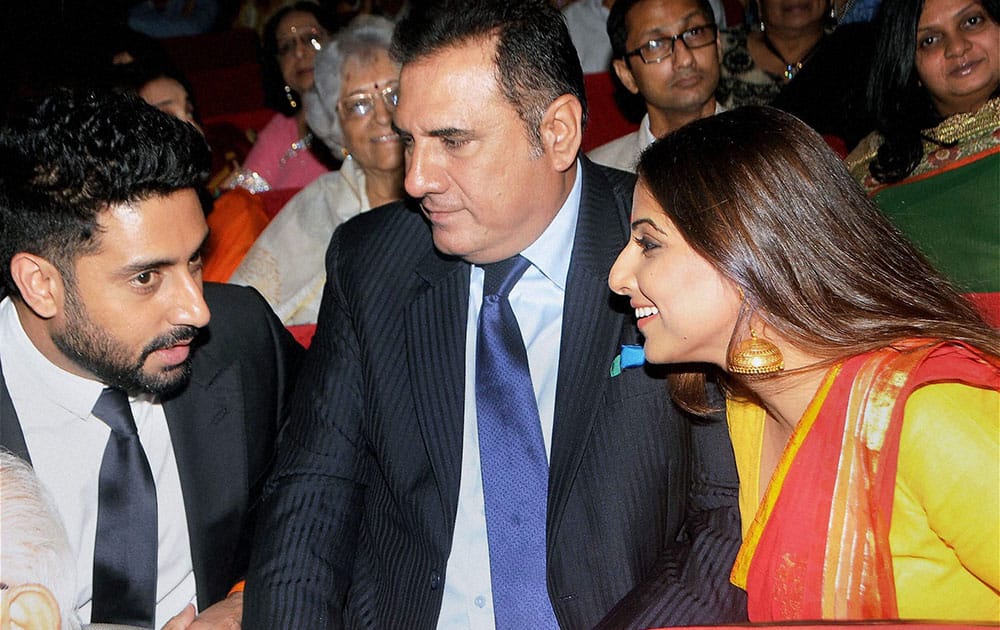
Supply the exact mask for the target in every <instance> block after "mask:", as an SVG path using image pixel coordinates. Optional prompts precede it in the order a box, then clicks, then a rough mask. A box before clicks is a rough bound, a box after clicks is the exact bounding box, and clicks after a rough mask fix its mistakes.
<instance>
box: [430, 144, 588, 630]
mask: <svg viewBox="0 0 1000 630" xmlns="http://www.w3.org/2000/svg"><path fill="white" fill-rule="evenodd" d="M582 181H583V169H582V166H581V165H580V163H579V162H577V177H576V181H575V182H574V183H573V188H572V190H571V191H570V194H569V196H568V197H567V198H566V201H565V203H564V204H563V206H562V208H560V209H559V213H558V214H557V215H556V217H555V218H554V219H553V220H552V223H550V224H549V226H548V227H547V228H546V229H545V231H544V232H543V233H542V235H541V236H539V237H538V239H537V240H535V242H534V243H532V244H531V245H530V246H529V247H528V248H527V249H525V250H524V251H523V252H521V255H522V256H524V257H525V258H527V259H528V260H529V261H530V262H531V266H530V267H528V269H527V271H525V272H524V275H523V276H522V277H521V279H520V280H519V281H518V283H517V284H516V285H514V288H513V290H512V291H511V293H510V298H509V299H510V305H511V308H512V309H513V311H514V316H515V317H516V318H517V323H518V327H519V328H520V329H521V337H522V338H523V339H524V345H525V349H526V350H527V353H528V369H529V371H530V373H531V385H532V387H533V388H534V390H535V399H536V401H537V402H538V415H539V419H540V420H541V424H542V439H543V440H544V442H545V453H546V456H548V454H549V453H550V452H551V446H552V424H553V419H554V416H555V402H556V383H557V381H558V377H559V344H560V339H561V331H562V312H563V298H564V296H565V294H566V276H567V274H568V272H569V262H570V257H571V255H572V250H573V239H574V236H575V234H576V222H577V217H578V216H579V214H580V197H581V191H582V190H583V186H582ZM471 273H472V276H471V282H470V287H469V320H468V324H467V325H466V331H465V424H464V427H465V428H464V433H463V442H462V479H461V485H460V487H459V492H458V513H457V515H456V518H455V535H454V538H453V539H452V545H451V555H450V556H449V558H448V566H447V569H446V573H445V585H444V601H443V603H442V605H441V615H440V617H439V618H438V627H439V628H482V629H484V630H492V629H493V628H494V620H493V593H492V588H491V585H490V551H489V544H488V542H487V537H486V506H485V502H484V499H483V476H482V469H481V468H480V463H479V431H478V425H477V418H476V338H477V334H478V331H479V308H480V306H482V301H483V277H484V272H483V270H482V268H480V267H475V266H474V267H472V270H471Z"/></svg>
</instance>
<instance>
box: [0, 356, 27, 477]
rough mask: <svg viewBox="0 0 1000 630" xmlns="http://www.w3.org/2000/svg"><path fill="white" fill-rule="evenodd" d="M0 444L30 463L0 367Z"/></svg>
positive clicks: (22, 434)
mask: <svg viewBox="0 0 1000 630" xmlns="http://www.w3.org/2000/svg"><path fill="white" fill-rule="evenodd" d="M0 444H2V445H3V447H4V448H6V449H7V450H8V451H10V452H11V453H13V454H15V455H17V456H18V457H20V458H21V459H23V460H24V461H26V462H28V463H29V464H30V463H31V457H30V456H29V455H28V445H27V444H26V443H25V441H24V433H23V432H22V431H21V423H20V421H18V419H17V412H16V411H14V402H13V401H12V400H11V399H10V392H9V391H8V390H7V381H6V380H5V379H4V377H3V366H2V365H0Z"/></svg>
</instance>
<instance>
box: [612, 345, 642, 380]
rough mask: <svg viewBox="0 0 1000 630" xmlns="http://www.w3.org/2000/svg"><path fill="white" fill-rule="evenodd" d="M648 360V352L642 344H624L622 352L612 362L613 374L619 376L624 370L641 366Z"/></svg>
mask: <svg viewBox="0 0 1000 630" xmlns="http://www.w3.org/2000/svg"><path fill="white" fill-rule="evenodd" d="M645 362H646V354H645V353H644V352H643V351H642V346H628V345H626V346H622V351H621V354H619V355H618V356H617V357H615V360H614V361H612V362H611V376H618V375H619V374H621V373H622V370H627V369H628V368H634V367H639V366H640V365H642V364H643V363H645Z"/></svg>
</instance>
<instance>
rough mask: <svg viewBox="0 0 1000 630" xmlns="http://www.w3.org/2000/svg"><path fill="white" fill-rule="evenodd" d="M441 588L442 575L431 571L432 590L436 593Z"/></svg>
mask: <svg viewBox="0 0 1000 630" xmlns="http://www.w3.org/2000/svg"><path fill="white" fill-rule="evenodd" d="M439 588H441V574H440V573H438V572H437V571H431V590H432V591H436V590H438V589H439Z"/></svg>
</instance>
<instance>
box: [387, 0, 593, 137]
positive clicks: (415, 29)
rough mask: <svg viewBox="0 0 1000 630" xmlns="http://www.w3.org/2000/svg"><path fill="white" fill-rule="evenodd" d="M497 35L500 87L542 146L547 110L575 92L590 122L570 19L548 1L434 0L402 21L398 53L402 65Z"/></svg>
mask: <svg viewBox="0 0 1000 630" xmlns="http://www.w3.org/2000/svg"><path fill="white" fill-rule="evenodd" d="M494 38H495V40H496V77H497V84H498V85H499V86H500V91H501V93H502V94H503V95H504V97H505V98H506V99H507V101H508V102H510V103H511V105H513V106H514V108H515V109H516V111H517V113H518V115H519V116H520V118H521V120H523V121H524V123H525V125H526V127H527V129H528V132H529V134H530V136H529V137H530V138H532V140H533V142H534V144H535V145H536V146H541V132H540V127H541V124H542V118H543V116H544V115H545V111H546V109H548V106H549V105H550V104H551V103H552V101H554V100H555V99H557V98H559V97H560V96H562V95H563V94H571V95H573V96H575V97H576V98H577V99H578V100H579V101H580V105H581V106H582V108H583V118H582V122H583V125H584V126H586V123H587V97H586V94H584V88H583V70H582V69H581V67H580V58H579V56H578V55H577V52H576V48H575V47H574V46H573V41H572V40H571V39H570V36H569V30H568V29H567V28H566V22H565V21H564V20H563V17H562V14H561V13H560V12H559V10H558V9H556V8H555V7H553V6H552V5H551V4H550V3H549V2H547V1H546V0H430V1H428V2H424V3H421V4H420V5H419V6H414V7H413V9H412V10H411V11H410V14H409V15H408V16H407V17H406V18H404V19H403V20H402V21H400V23H399V24H398V25H397V26H396V32H395V34H394V36H393V47H392V51H391V54H392V57H393V58H394V59H395V60H396V61H398V62H399V63H400V64H402V65H406V64H407V63H409V62H412V61H414V60H416V59H420V58H423V57H427V56H430V55H432V54H434V53H437V52H440V51H441V50H444V49H446V48H451V47H454V46H459V45H462V44H465V43H468V42H469V41H472V40H483V41H489V40H492V39H494Z"/></svg>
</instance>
